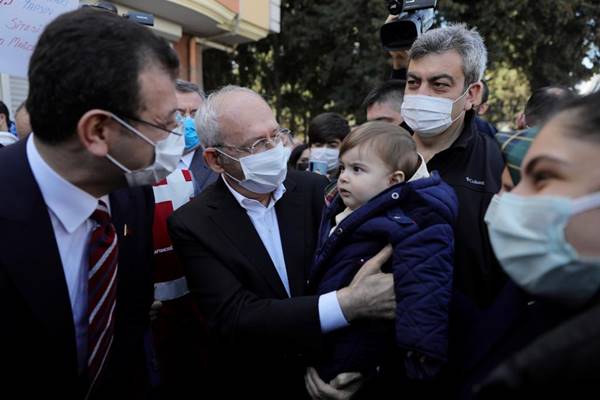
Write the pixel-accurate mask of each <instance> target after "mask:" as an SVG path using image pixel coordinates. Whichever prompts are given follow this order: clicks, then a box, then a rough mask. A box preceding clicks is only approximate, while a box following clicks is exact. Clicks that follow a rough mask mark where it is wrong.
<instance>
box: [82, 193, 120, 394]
mask: <svg viewBox="0 0 600 400" xmlns="http://www.w3.org/2000/svg"><path fill="white" fill-rule="evenodd" d="M90 218H91V219H92V220H93V221H95V222H96V224H97V225H96V227H95V228H94V230H93V231H92V236H91V239H90V253H89V271H88V324H89V325H88V364H87V367H88V377H89V382H90V386H89V392H88V394H89V393H90V392H91V390H92V389H93V387H94V384H95V383H96V381H97V379H98V377H99V376H100V374H101V373H102V369H103V367H104V365H105V363H106V360H107V358H108V354H109V352H110V348H111V345H112V342H113V333H114V326H115V322H114V312H115V305H116V297H117V296H116V295H117V264H118V254H119V249H118V246H117V234H116V231H115V227H114V226H113V224H112V223H111V222H110V214H109V213H108V208H107V206H106V204H105V203H104V202H102V201H101V200H100V201H98V208H96V211H94V213H93V214H92V216H91V217H90Z"/></svg>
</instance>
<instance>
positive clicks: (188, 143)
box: [183, 117, 200, 151]
mask: <svg viewBox="0 0 600 400" xmlns="http://www.w3.org/2000/svg"><path fill="white" fill-rule="evenodd" d="M183 130H184V133H185V151H189V150H192V149H194V148H196V147H197V146H198V144H199V143H200V139H199V138H198V133H197V132H196V121H194V118H192V117H185V118H184V119H183Z"/></svg>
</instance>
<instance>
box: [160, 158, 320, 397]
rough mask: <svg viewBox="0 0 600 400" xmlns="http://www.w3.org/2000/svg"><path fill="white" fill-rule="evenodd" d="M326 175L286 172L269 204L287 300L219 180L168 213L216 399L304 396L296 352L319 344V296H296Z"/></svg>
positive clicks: (310, 249)
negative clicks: (206, 334)
mask: <svg viewBox="0 0 600 400" xmlns="http://www.w3.org/2000/svg"><path fill="white" fill-rule="evenodd" d="M326 184H327V181H326V179H325V178H323V177H321V176H318V175H316V174H311V173H306V172H298V171H293V170H290V171H288V176H287V179H286V181H285V182H284V186H285V188H286V192H285V194H284V195H283V197H282V198H281V199H280V200H279V201H278V202H277V203H276V205H275V209H276V213H277V220H278V223H279V231H280V235H281V243H282V248H283V253H284V258H285V263H286V268H287V274H288V280H289V286H290V290H291V298H288V296H287V293H286V291H285V289H284V286H283V284H282V283H281V280H280V278H279V275H278V274H277V272H276V270H275V267H274V265H273V263H272V261H271V259H270V257H269V254H268V253H267V250H266V249H265V247H264V245H263V243H262V241H261V240H260V237H259V236H258V233H257V232H256V230H255V229H254V226H253V225H252V221H251V220H250V218H249V217H248V215H247V214H246V211H245V210H244V209H243V208H242V207H241V206H240V205H239V203H238V202H237V201H236V200H235V198H234V197H233V195H232V194H231V192H229V190H228V189H227V187H226V186H225V184H224V182H223V180H222V179H219V180H217V182H216V184H214V185H211V186H209V187H208V188H206V189H205V190H204V191H203V192H202V194H201V195H200V196H199V197H197V198H195V199H193V200H192V201H191V202H190V203H188V204H186V205H185V206H183V207H181V208H179V209H178V210H177V211H175V212H174V213H173V215H172V216H171V217H170V218H169V232H170V235H171V238H172V240H173V244H174V247H175V250H176V251H177V253H178V254H179V255H180V257H181V258H182V261H183V263H184V267H185V270H186V277H187V280H188V285H189V287H190V290H191V291H192V293H193V294H194V295H195V298H196V299H197V303H198V305H199V306H200V308H201V310H202V311H203V312H204V315H206V316H207V318H208V323H209V328H210V330H211V348H210V349H211V352H212V355H211V360H209V362H210V363H211V365H213V367H212V368H211V372H212V374H213V375H214V376H211V379H209V380H207V381H209V382H210V384H211V387H210V388H204V389H202V388H200V390H201V392H202V393H206V392H205V390H206V391H208V392H210V393H211V394H215V393H219V394H220V395H221V396H223V397H222V398H234V397H232V396H234V395H242V394H243V395H244V396H245V397H248V398H255V397H257V398H261V399H265V398H303V397H304V396H305V391H304V383H303V374H304V367H305V366H304V363H303V361H302V357H301V353H304V352H306V351H310V350H311V349H315V348H318V347H319V346H320V344H321V329H320V322H319V313H318V297H316V296H303V295H304V292H305V284H306V279H307V272H308V268H309V266H310V263H311V260H312V257H313V253H314V250H315V245H316V240H317V231H318V227H319V223H320V218H321V212H322V208H323V191H324V187H325V185H326Z"/></svg>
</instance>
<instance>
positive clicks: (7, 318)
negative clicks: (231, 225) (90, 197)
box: [0, 140, 153, 399]
mask: <svg viewBox="0 0 600 400" xmlns="http://www.w3.org/2000/svg"><path fill="white" fill-rule="evenodd" d="M26 142H27V141H26V140H23V141H21V142H19V143H17V144H15V145H13V146H9V147H7V148H6V149H4V150H3V151H2V152H1V153H0V182H2V185H3V187H4V189H3V191H2V196H0V237H1V240H0V304H1V305H2V312H1V313H0V318H2V323H1V327H2V328H1V329H0V359H1V360H2V363H3V365H4V368H3V373H2V374H1V375H0V387H2V391H3V392H4V393H7V392H12V393H15V398H17V397H18V398H34V397H35V398H42V396H43V397H44V398H61V399H70V398H75V397H81V390H82V385H81V384H80V380H79V378H78V373H77V350H76V341H75V328H74V323H73V316H72V312H71V305H70V301H69V293H68V290H67V285H66V281H65V275H64V271H63V266H62V263H61V259H60V254H59V251H58V247H57V244H56V238H55V235H54V231H53V228H52V223H51V220H50V215H49V213H48V209H47V206H46V204H45V202H44V199H43V198H42V194H41V192H40V189H39V187H38V185H37V183H36V181H35V179H34V177H33V174H32V172H31V169H30V167H29V163H28V161H27V157H26V150H25V149H26ZM151 196H152V194H151V191H149V190H148V189H141V188H139V189H135V190H122V191H119V192H116V193H114V194H112V195H111V196H110V207H111V215H112V221H113V224H114V225H115V228H116V231H117V235H118V243H119V270H118V271H119V272H118V278H117V279H118V285H117V306H116V312H115V339H114V343H113V347H112V350H111V356H110V359H109V361H108V364H107V366H106V367H105V368H106V370H105V371H106V373H105V374H104V378H103V379H102V380H101V381H100V382H99V383H98V385H97V391H96V392H95V394H97V395H98V398H119V397H126V396H127V398H139V397H142V396H143V395H144V390H145V389H146V384H145V381H146V376H145V360H144V349H143V333H144V330H145V328H146V325H147V318H148V309H149V306H150V304H151V301H152V280H151V278H152V277H151V265H152V262H151V257H152V247H151V244H152V242H151V232H152V231H151V226H152V225H151V224H152V211H153V208H152V207H153V201H152V197H151ZM125 224H126V225H127V231H128V233H127V235H126V236H124V235H123V234H124V231H125ZM7 388H8V389H7Z"/></svg>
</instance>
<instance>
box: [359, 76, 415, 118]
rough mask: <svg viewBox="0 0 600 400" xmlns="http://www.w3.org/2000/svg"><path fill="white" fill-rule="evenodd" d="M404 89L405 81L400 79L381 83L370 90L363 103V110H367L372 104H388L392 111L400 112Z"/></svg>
mask: <svg viewBox="0 0 600 400" xmlns="http://www.w3.org/2000/svg"><path fill="white" fill-rule="evenodd" d="M404 89H406V81H405V80H401V79H392V80H389V81H387V82H384V83H382V84H381V85H379V86H377V87H376V88H375V89H373V90H371V91H370V92H369V94H368V95H367V97H365V99H364V101H363V104H362V106H363V108H365V109H367V108H369V107H371V106H372V105H373V104H378V103H379V104H382V103H385V104H390V105H393V106H394V107H393V108H394V109H395V110H396V111H398V112H400V109H401V106H402V102H403V101H404Z"/></svg>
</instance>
